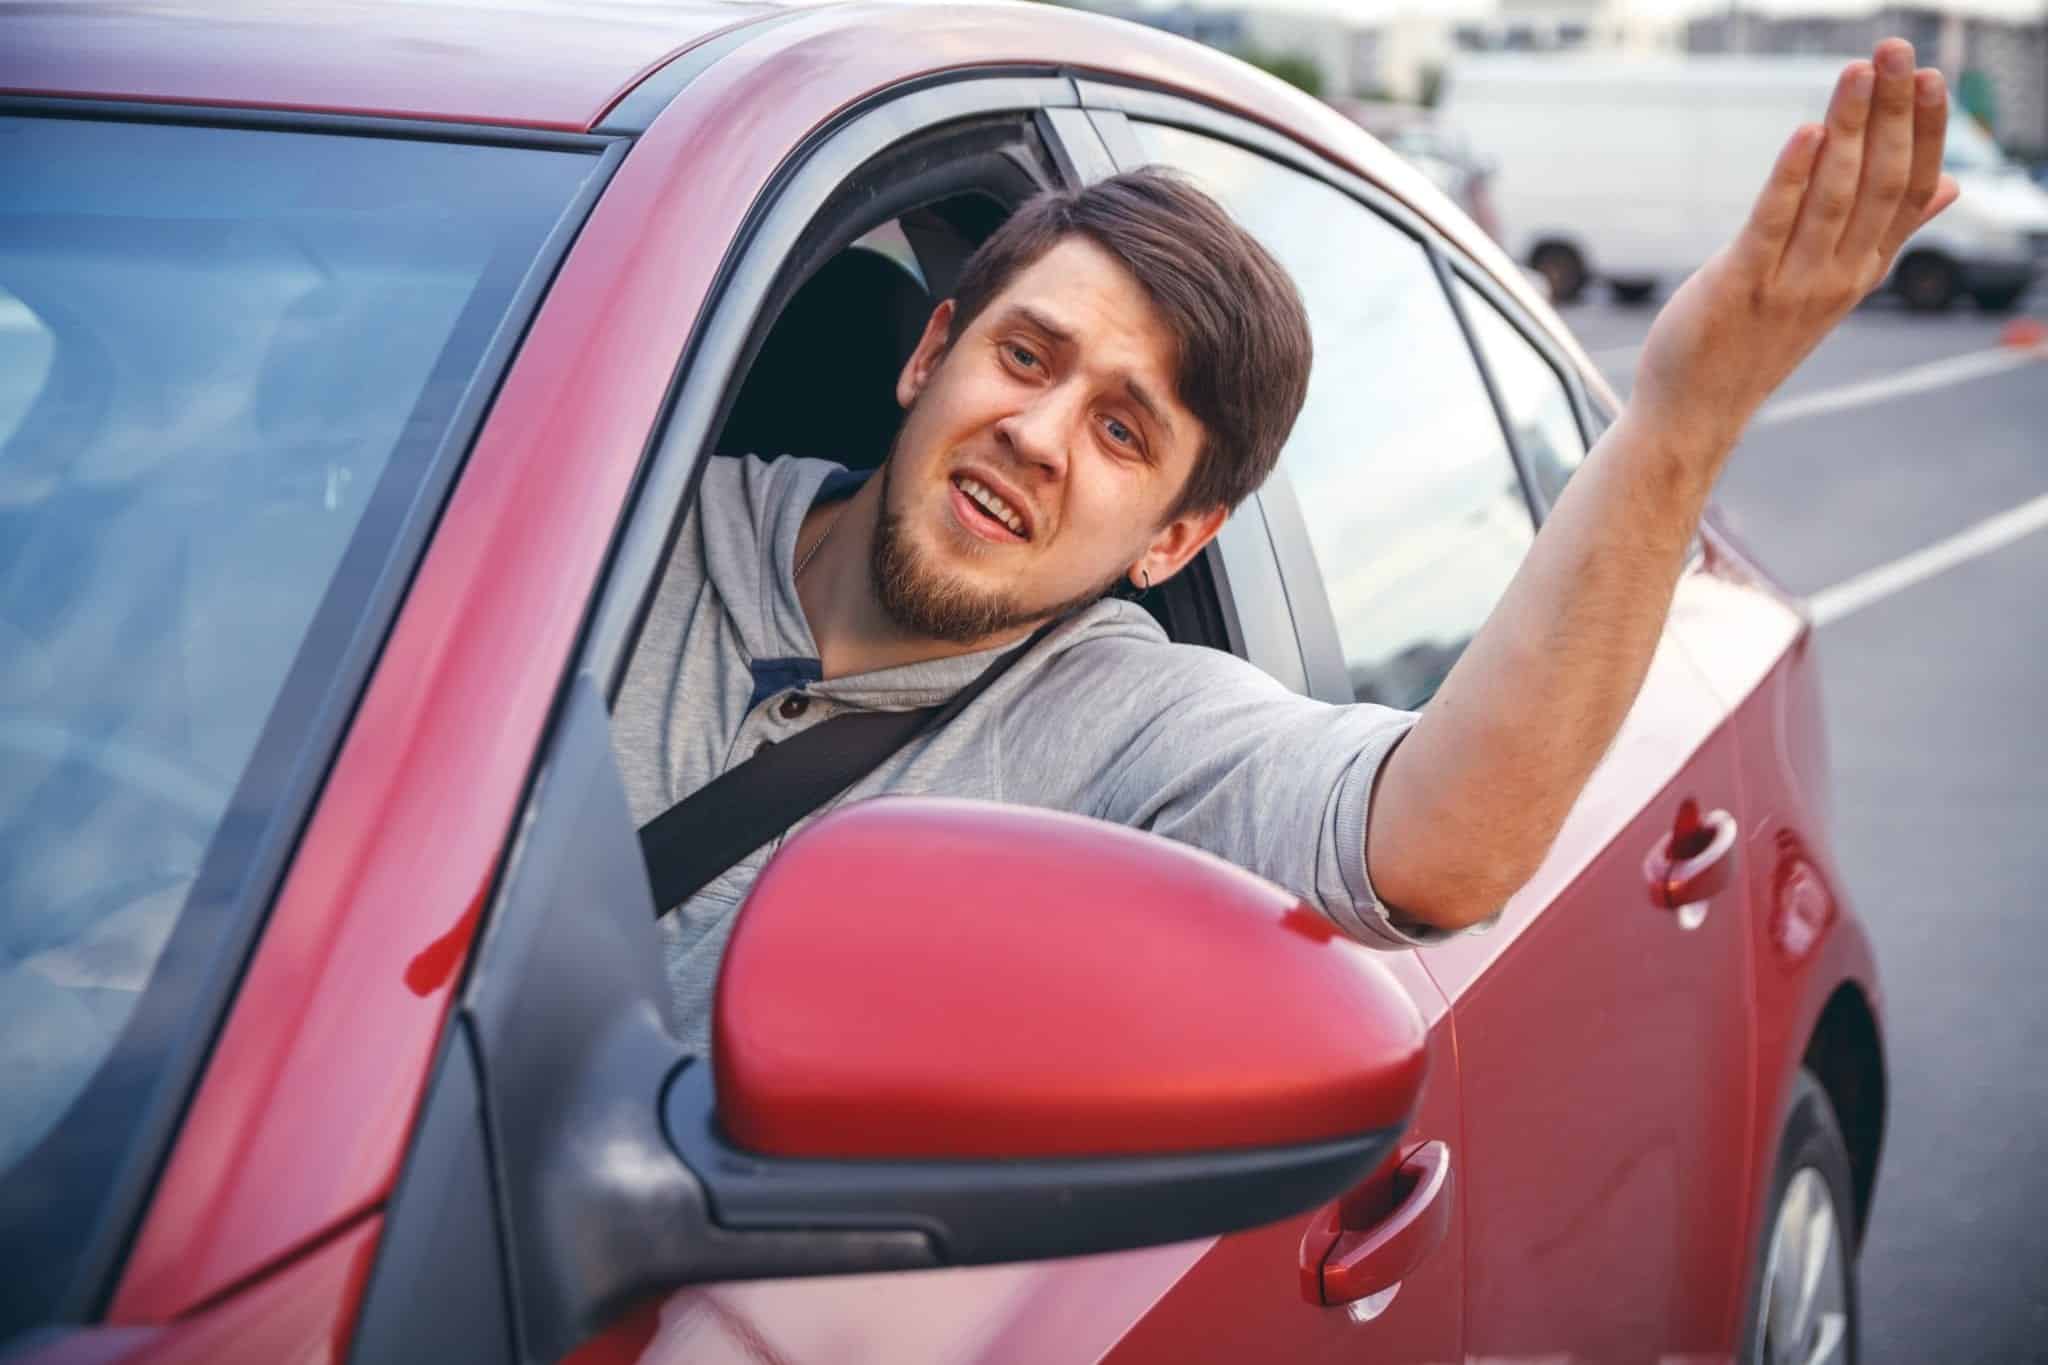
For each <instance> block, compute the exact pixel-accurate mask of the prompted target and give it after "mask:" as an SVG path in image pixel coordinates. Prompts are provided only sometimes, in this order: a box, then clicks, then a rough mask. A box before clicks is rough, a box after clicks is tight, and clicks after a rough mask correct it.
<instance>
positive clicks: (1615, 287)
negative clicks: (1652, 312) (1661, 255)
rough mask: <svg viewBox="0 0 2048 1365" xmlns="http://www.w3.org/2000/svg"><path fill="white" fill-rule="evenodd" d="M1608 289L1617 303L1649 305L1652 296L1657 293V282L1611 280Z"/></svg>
mask: <svg viewBox="0 0 2048 1365" xmlns="http://www.w3.org/2000/svg"><path fill="white" fill-rule="evenodd" d="M1607 288H1608V290H1609V291H1610V292H1612V293H1613V295H1614V301H1615V302H1616V303H1630V304H1634V303H1648V302H1649V301H1650V296H1651V295H1652V294H1654V293H1656V292H1657V282H1656V281H1655V280H1609V281H1608V282H1607Z"/></svg>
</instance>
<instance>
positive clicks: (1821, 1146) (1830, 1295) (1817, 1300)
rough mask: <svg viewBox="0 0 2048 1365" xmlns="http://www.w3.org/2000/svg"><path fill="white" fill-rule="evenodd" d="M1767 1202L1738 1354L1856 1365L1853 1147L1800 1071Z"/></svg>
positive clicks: (1758, 1364) (1782, 1362)
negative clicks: (1851, 1152) (1851, 1156)
mask: <svg viewBox="0 0 2048 1365" xmlns="http://www.w3.org/2000/svg"><path fill="white" fill-rule="evenodd" d="M1764 1207H1765V1210H1766V1212H1765V1215H1764V1224H1763V1235H1762V1237H1761V1239H1760V1241H1759V1243H1758V1248H1757V1260H1756V1270H1755V1272H1754V1274H1755V1277H1756V1278H1755V1282H1754V1283H1753V1284H1752V1286H1751V1288H1750V1294H1749V1311H1748V1312H1747V1313H1746V1314H1744V1316H1743V1336H1742V1343H1741V1350H1740V1354H1739V1356H1738V1359H1740V1360H1741V1361H1742V1362H1743V1365H1790V1362H1794V1361H1797V1362H1802V1365H1804V1362H1813V1363H1814V1365H1821V1363H1822V1362H1825V1363H1826V1365H1855V1362H1856V1336H1857V1333H1856V1262H1855V1259H1854V1253H1853V1250H1852V1247H1851V1244H1850V1239H1851V1236H1852V1235H1853V1234H1852V1232H1851V1228H1852V1227H1853V1226H1854V1220H1855V1208H1856V1204H1855V1196H1854V1195H1853V1194H1852V1193H1851V1187H1850V1183H1849V1150H1848V1147H1847V1146H1846V1145H1845V1144H1844V1143H1843V1141H1842V1129H1841V1126H1840V1125H1839V1124H1838V1123H1837V1122H1836V1121H1835V1108H1834V1106H1833V1105H1832V1104H1830V1103H1829V1102H1828V1097H1827V1092H1826V1091H1824V1090H1822V1089H1821V1087H1820V1082H1819V1081H1817V1080H1816V1079H1814V1075H1813V1073H1812V1072H1810V1071H1807V1070H1805V1069H1804V1068H1801V1070H1800V1072H1799V1075H1798V1077H1797V1078H1796V1079H1795V1080H1794V1081H1793V1086H1792V1105H1791V1108H1790V1109H1789V1110H1788V1111H1787V1113H1786V1115H1785V1127H1784V1129H1783V1135H1782V1136H1781V1137H1780V1138H1779V1140H1778V1164H1777V1169H1776V1171H1775V1172H1774V1173H1773V1174H1772V1177H1771V1198H1770V1202H1769V1203H1768V1204H1766V1205H1765V1206H1764Z"/></svg>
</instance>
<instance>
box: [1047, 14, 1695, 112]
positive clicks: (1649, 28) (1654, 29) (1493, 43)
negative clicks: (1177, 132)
mask: <svg viewBox="0 0 2048 1365" xmlns="http://www.w3.org/2000/svg"><path fill="white" fill-rule="evenodd" d="M1067 3H1072V4H1076V5H1079V6H1081V7H1083V8H1086V9H1090V10H1094V11H1096V12H1097V13H1101V14H1110V15H1114V16H1115V17H1117V18H1120V19H1129V20H1132V21H1133V22H1136V23H1140V24H1148V25H1150V26H1151V27H1153V28H1160V29H1165V30H1166V31H1167V32H1169V33H1177V34H1179V35H1180V36H1182V37H1184V38H1192V39H1194V40H1195V41H1196V42H1198V43H1206V44H1207V45H1208V46H1210V47H1216V48H1221V49H1223V50H1224V51H1226V52H1235V53H1238V54H1240V55H1257V56H1260V57H1265V58H1276V57H1277V58H1294V59H1298V60H1302V61H1306V62H1308V63H1309V64H1311V65H1313V66H1314V67H1315V68H1316V70H1317V72H1318V74H1319V75H1320V77H1321V81H1322V94H1323V95H1324V96H1326V97H1329V98H1334V99H1343V98H1345V97H1347V96H1365V97H1369V98H1374V99H1391V100H1400V101H1406V102H1411V103H1413V102H1426V101H1427V100H1428V98H1429V97H1430V95H1431V93H1432V90H1433V87H1434V83H1435V80H1436V76H1437V74H1438V73H1440V72H1441V71H1442V70H1443V68H1444V65H1445V64H1446V63H1447V62H1448V61H1450V60H1451V59H1452V58H1453V57H1455V56H1456V55H1457V54H1458V53H1459V52H1594V51H1597V52H1670V51H1676V50H1677V49H1678V48H1679V46H1680V44H1681V41H1682V39H1683V37H1684V25H1683V24H1682V22H1680V21H1679V20H1676V19H1673V18H1671V17H1669V16H1668V15H1664V14H1643V13H1639V12H1638V10H1639V8H1640V6H1639V5H1638V4H1636V3H1634V2H1633V0H1359V3H1356V4H1354V5H1349V6H1346V7H1344V8H1343V9H1341V10H1340V9H1327V10H1310V9H1306V8H1304V9H1300V10H1291V9H1286V8H1272V7H1268V6H1265V5H1244V4H1228V3H1217V4H1194V3H1190V2H1189V0H1179V3H1175V4H1170V5H1166V6H1163V7H1161V6H1155V5H1150V4H1146V3H1144V2H1143V0H1067Z"/></svg>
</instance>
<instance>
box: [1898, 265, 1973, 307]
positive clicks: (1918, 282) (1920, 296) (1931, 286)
mask: <svg viewBox="0 0 2048 1365" xmlns="http://www.w3.org/2000/svg"><path fill="white" fill-rule="evenodd" d="M1897 288H1898V291H1899V295H1900V297H1901V298H1903V299H1905V301H1906V307H1907V308H1909V309H1911V310H1912V311H1913V312H1915V313H1946V312H1947V311H1948V310H1949V309H1950V308H1952V307H1954V306H1955V301H1956V294H1957V293H1958V292H1960V290H1961V288H1962V282H1961V281H1960V280H1959V279H1958V278H1957V277H1956V268H1955V266H1954V265H1953V264H1951V263H1950V261H1949V260H1948V258H1947V257H1945V256H1936V255H1934V254H1932V253H1931V252H1922V253H1921V254H1919V255H1917V256H1908V257H1907V258H1906V259H1905V260H1903V261H1901V262H1900V263H1899V273H1898V279H1897Z"/></svg>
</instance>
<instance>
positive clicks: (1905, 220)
mask: <svg viewBox="0 0 2048 1365" xmlns="http://www.w3.org/2000/svg"><path fill="white" fill-rule="evenodd" d="M1947 137H1948V87H1947V86H1946V84H1944V83H1943V81H1942V79H1941V73H1940V72H1939V71H1932V70H1927V71H1919V72H1916V73H1914V77H1913V162H1912V169H1911V170H1910V171H1909V172H1908V173H1907V176H1906V192H1905V195H1904V196H1903V197H1902V198H1901V199H1900V200H1899V205H1898V207H1897V208H1896V209H1895V210H1893V213H1892V220H1891V222H1889V223H1888V224H1886V225H1885V229H1884V231H1883V233H1881V234H1880V236H1879V238H1878V250H1879V251H1880V252H1881V253H1882V254H1883V256H1884V258H1885V259H1886V260H1890V259H1891V258H1892V257H1893V256H1894V255H1896V254H1897V253H1898V250H1899V248H1900V247H1901V246H1903V245H1904V244H1905V241H1906V239H1907V238H1908V237H1910V236H1912V235H1913V233H1914V232H1915V231H1917V230H1918V229H1919V227H1920V225H1921V224H1922V223H1924V222H1926V221H1927V220H1928V219H1929V218H1932V217H1933V216H1934V215H1935V214H1937V213H1939V212H1941V210H1942V209H1945V208H1947V207H1948V206H1949V204H1951V203H1953V202H1954V201H1955V182H1954V181H1952V180H1944V177H1943V176H1942V174H1941V150H1942V145H1943V143H1944V142H1945V141H1946V139H1947ZM1944 194H1945V195H1946V197H1945V198H1944V197H1942V196H1943V195H1944Z"/></svg>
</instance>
